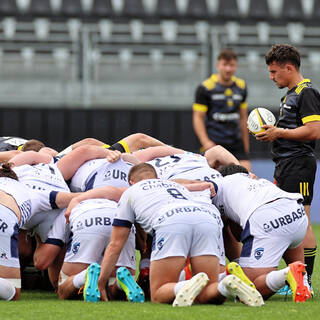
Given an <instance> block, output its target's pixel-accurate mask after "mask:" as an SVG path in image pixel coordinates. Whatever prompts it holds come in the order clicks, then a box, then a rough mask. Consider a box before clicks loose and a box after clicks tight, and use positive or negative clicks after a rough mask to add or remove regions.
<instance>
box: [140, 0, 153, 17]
mask: <svg viewBox="0 0 320 320" xmlns="http://www.w3.org/2000/svg"><path fill="white" fill-rule="evenodd" d="M142 5H143V8H144V11H145V13H147V14H154V13H155V12H156V10H157V0H142Z"/></svg>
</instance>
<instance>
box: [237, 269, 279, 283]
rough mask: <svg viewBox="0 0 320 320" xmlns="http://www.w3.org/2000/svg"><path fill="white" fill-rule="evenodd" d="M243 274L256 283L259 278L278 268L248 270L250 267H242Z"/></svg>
mask: <svg viewBox="0 0 320 320" xmlns="http://www.w3.org/2000/svg"><path fill="white" fill-rule="evenodd" d="M242 270H243V272H244V273H245V274H246V276H247V277H248V278H249V279H250V280H251V281H253V282H254V281H255V280H256V279H257V278H259V277H261V276H263V275H267V274H268V273H269V272H271V271H274V270H276V268H272V267H270V268H248V267H242Z"/></svg>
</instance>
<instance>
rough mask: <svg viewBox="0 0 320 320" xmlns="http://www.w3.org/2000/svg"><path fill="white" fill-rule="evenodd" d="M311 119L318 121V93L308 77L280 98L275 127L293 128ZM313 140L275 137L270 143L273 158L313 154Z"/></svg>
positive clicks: (319, 101) (279, 158)
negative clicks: (278, 113) (278, 114)
mask: <svg viewBox="0 0 320 320" xmlns="http://www.w3.org/2000/svg"><path fill="white" fill-rule="evenodd" d="M311 121H320V93H319V91H318V90H317V89H316V88H314V86H313V85H312V83H311V81H310V79H304V80H303V81H301V82H300V83H298V84H297V85H296V86H295V87H294V88H292V89H290V90H289V91H288V92H287V94H286V95H285V96H284V97H282V98H281V104H280V116H279V120H278V122H277V127H279V128H286V129H295V128H298V127H301V126H303V125H304V124H305V123H308V122H311ZM314 148H315V141H297V140H287V139H277V140H275V141H274V142H273V144H272V156H273V160H274V161H277V160H281V159H282V158H295V157H299V156H304V155H310V156H312V155H313V151H314Z"/></svg>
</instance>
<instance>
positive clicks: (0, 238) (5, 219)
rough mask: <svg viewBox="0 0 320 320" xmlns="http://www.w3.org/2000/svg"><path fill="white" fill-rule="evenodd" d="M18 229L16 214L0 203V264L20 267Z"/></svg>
mask: <svg viewBox="0 0 320 320" xmlns="http://www.w3.org/2000/svg"><path fill="white" fill-rule="evenodd" d="M18 231H19V226H18V218H17V216H16V215H15V213H14V212H13V211H12V210H10V209H9V208H7V207H6V206H3V205H1V204H0V266H4V267H10V268H20V263H19V250H18Z"/></svg>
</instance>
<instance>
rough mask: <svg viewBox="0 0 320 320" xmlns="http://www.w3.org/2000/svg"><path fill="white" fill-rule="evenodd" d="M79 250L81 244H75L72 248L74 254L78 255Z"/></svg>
mask: <svg viewBox="0 0 320 320" xmlns="http://www.w3.org/2000/svg"><path fill="white" fill-rule="evenodd" d="M79 248H80V242H76V243H74V244H73V246H72V253H73V254H76V253H77V252H78V251H79Z"/></svg>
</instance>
